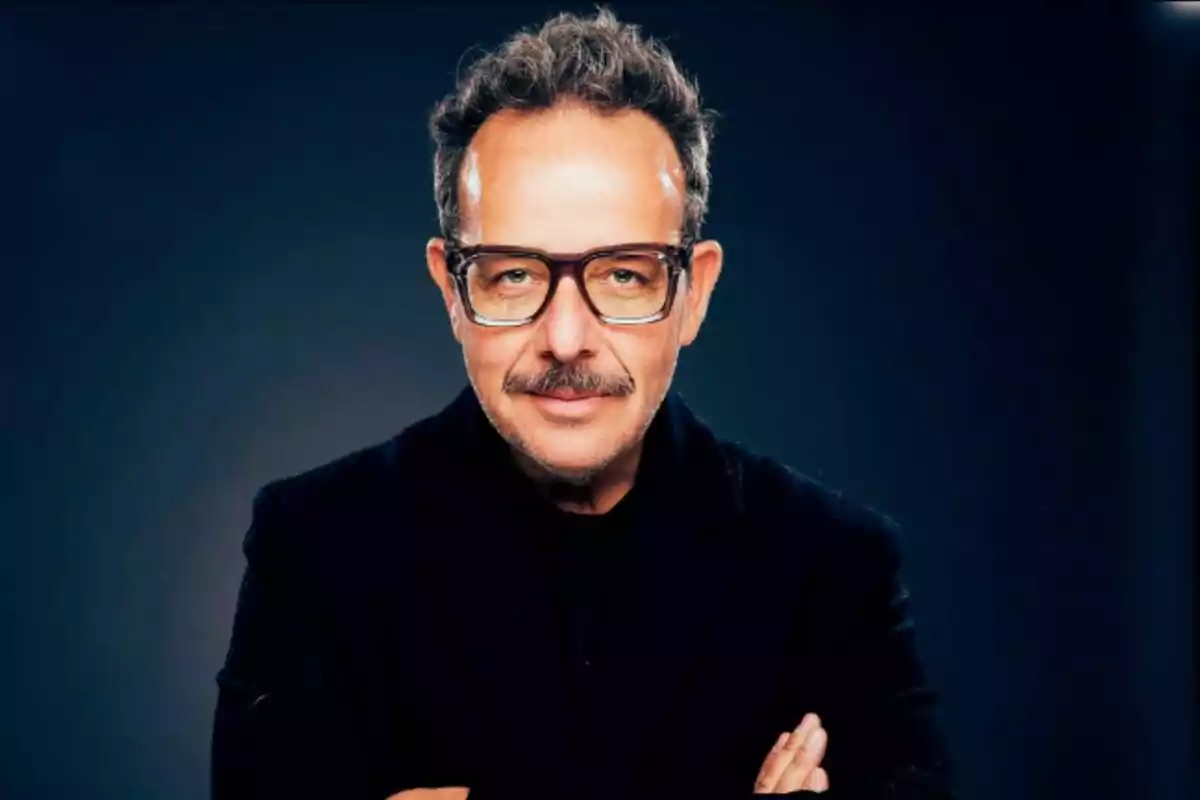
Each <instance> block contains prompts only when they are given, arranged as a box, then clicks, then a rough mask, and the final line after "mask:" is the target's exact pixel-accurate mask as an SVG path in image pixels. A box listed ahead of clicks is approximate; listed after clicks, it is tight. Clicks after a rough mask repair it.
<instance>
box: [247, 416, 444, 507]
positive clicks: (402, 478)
mask: <svg viewBox="0 0 1200 800" xmlns="http://www.w3.org/2000/svg"><path fill="white" fill-rule="evenodd" d="M438 425H439V419H438V416H437V415H433V416H428V417H425V418H422V419H419V420H417V421H416V422H414V423H412V424H410V425H409V426H407V427H405V428H404V429H403V430H401V431H400V432H399V433H397V434H395V435H393V436H391V437H390V438H388V439H386V440H384V441H380V442H375V443H373V444H370V445H366V446H363V447H360V448H358V449H356V450H352V451H350V452H348V453H346V454H344V455H341V456H338V457H336V458H334V459H331V460H329V461H326V462H324V463H321V464H318V465H317V466H314V467H310V468H307V469H305V470H302V471H300V472H296V473H293V474H291V475H286V476H282V477H279V478H276V479H274V480H271V481H270V482H268V483H266V484H265V485H263V486H262V487H261V488H260V489H259V490H258V493H257V495H256V497H255V506H256V508H258V507H262V506H267V507H269V508H270V509H271V510H272V512H274V513H283V514H286V515H287V516H289V517H292V518H296V519H302V520H308V521H314V520H320V519H326V518H330V517H333V518H336V519H339V520H342V521H346V519H347V517H348V516H350V517H355V518H360V519H369V518H370V517H372V516H374V515H376V514H377V512H378V510H379V508H380V506H381V504H384V503H393V504H394V503H395V502H397V501H401V500H403V498H404V496H406V495H419V494H420V493H421V488H420V484H421V483H422V482H423V481H425V480H426V479H428V478H429V476H430V475H431V469H430V467H431V463H430V462H431V459H436V457H437V453H438V448H437V447H435V446H431V445H432V444H433V443H434V441H433V440H434V439H435V437H436V435H437V428H438Z"/></svg>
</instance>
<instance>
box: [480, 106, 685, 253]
mask: <svg viewBox="0 0 1200 800" xmlns="http://www.w3.org/2000/svg"><path fill="white" fill-rule="evenodd" d="M459 181H460V182H459V198H460V210H461V213H462V222H463V226H462V231H461V233H462V235H463V238H464V240H473V241H483V240H484V239H492V238H495V237H496V236H499V237H500V238H509V237H511V236H514V235H519V236H522V237H527V238H528V237H536V238H537V239H538V240H544V239H546V238H547V237H549V238H552V239H553V240H555V241H559V240H560V239H565V240H570V241H572V242H579V243H582V242H584V241H590V240H591V238H592V235H593V234H594V235H595V236H596V237H599V239H607V238H612V237H614V236H620V237H622V238H625V239H629V237H634V238H632V239H629V240H630V241H661V240H663V239H664V237H670V236H671V235H673V233H674V232H676V231H678V229H679V227H680V226H681V224H682V218H683V210H684V202H683V198H684V195H685V186H686V183H685V177H684V172H683V168H682V165H681V164H680V161H679V156H678V153H677V152H676V150H675V146H674V143H673V142H672V141H671V138H670V136H669V135H668V134H667V132H666V131H665V130H664V129H663V128H662V126H661V125H659V124H658V123H657V122H656V121H655V120H654V119H653V118H651V117H649V116H648V115H646V114H644V113H643V112H640V111H628V112H617V113H613V114H601V113H596V112H594V111H590V110H588V109H582V108H570V109H565V110H560V109H550V110H546V111H541V112H532V113H531V112H503V113H502V114H500V115H497V116H496V117H494V118H492V119H489V120H488V122H487V123H485V125H484V126H483V127H482V128H481V130H480V132H479V134H478V135H477V136H476V137H475V139H474V140H473V141H472V143H471V146H470V147H469V148H468V150H467V152H466V154H465V159H464V161H463V167H462V171H461V173H460V176H459ZM484 228H487V229H488V230H487V231H485V230H484ZM614 241H615V240H614ZM521 243H523V244H532V242H526V241H522V242H521ZM596 243H597V244H604V243H611V242H608V241H599V240H597V242H596Z"/></svg>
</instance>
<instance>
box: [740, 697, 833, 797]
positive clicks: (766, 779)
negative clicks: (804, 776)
mask: <svg viewBox="0 0 1200 800" xmlns="http://www.w3.org/2000/svg"><path fill="white" fill-rule="evenodd" d="M820 726H821V718H820V717H818V716H817V715H816V714H811V713H810V714H805V715H804V719H802V720H800V724H799V725H797V726H796V729H795V730H794V731H792V733H791V735H790V736H789V737H788V739H787V741H786V742H785V743H784V745H783V746H782V747H781V748H780V749H779V750H778V751H774V750H772V752H771V753H770V754H768V755H767V758H766V760H765V761H764V762H763V766H762V769H761V770H760V771H759V775H758V780H757V781H755V784H754V790H755V792H757V793H759V794H767V793H769V792H771V791H773V790H774V789H775V784H777V783H778V782H779V778H780V777H781V776H782V775H783V773H784V770H786V769H787V766H788V765H789V764H790V763H792V760H793V759H794V758H795V755H796V751H797V750H799V749H800V746H801V745H802V744H803V743H804V740H805V739H806V738H807V737H808V735H809V734H810V733H811V732H812V731H813V730H814V729H816V728H819V727H820Z"/></svg>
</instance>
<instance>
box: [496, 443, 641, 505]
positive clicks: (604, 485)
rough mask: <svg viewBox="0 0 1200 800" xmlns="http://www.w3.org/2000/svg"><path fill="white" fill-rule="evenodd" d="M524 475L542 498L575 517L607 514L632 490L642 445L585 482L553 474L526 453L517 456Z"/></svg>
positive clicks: (618, 458)
mask: <svg viewBox="0 0 1200 800" xmlns="http://www.w3.org/2000/svg"><path fill="white" fill-rule="evenodd" d="M514 455H515V457H516V461H517V464H518V465H519V466H520V468H521V471H522V472H524V473H525V474H526V475H528V476H529V477H530V478H531V479H533V482H534V484H535V485H536V486H537V487H538V489H539V491H540V492H541V493H542V495H543V496H544V497H545V498H546V499H547V500H548V501H549V502H551V503H553V504H554V505H556V506H557V507H558V508H560V509H562V510H563V511H569V512H571V513H573V514H606V513H608V512H609V511H610V510H611V509H612V508H613V507H614V506H616V504H617V503H619V502H621V499H622V498H623V497H625V495H627V494H629V490H630V489H632V488H633V483H634V480H635V479H636V477H637V468H638V463H639V462H640V461H641V457H642V443H641V442H638V444H637V445H636V446H634V447H633V448H631V449H629V450H627V451H626V452H624V453H622V454H621V455H619V456H618V457H617V458H616V459H614V460H613V461H612V463H610V464H608V465H607V466H605V468H604V469H603V470H601V471H600V472H598V473H596V474H595V475H593V476H591V477H590V478H589V479H588V480H587V481H586V482H580V483H576V482H573V481H570V480H566V479H564V478H562V477H560V476H555V475H552V474H550V473H549V472H547V471H546V470H545V468H543V467H541V466H540V465H538V464H537V463H536V462H534V461H533V460H532V459H530V458H529V457H528V456H526V455H524V454H523V453H514Z"/></svg>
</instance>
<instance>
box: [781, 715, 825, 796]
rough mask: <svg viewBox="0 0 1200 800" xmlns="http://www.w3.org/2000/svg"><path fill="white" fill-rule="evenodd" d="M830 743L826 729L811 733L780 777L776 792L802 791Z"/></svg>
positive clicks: (818, 729)
mask: <svg viewBox="0 0 1200 800" xmlns="http://www.w3.org/2000/svg"><path fill="white" fill-rule="evenodd" d="M828 741H829V734H827V733H826V732H825V729H824V728H817V729H815V730H814V731H813V732H812V733H810V734H809V735H808V738H807V739H805V740H804V744H803V745H802V746H801V747H800V749H799V750H798V751H797V752H796V755H795V757H794V758H793V759H792V763H791V764H788V766H787V768H786V769H785V770H784V771H783V775H781V776H780V778H779V782H778V783H777V784H776V787H775V788H776V791H778V792H794V791H798V790H799V789H801V788H802V787H803V786H804V782H805V781H807V780H808V776H809V774H810V773H811V772H812V771H813V770H814V769H816V768H817V767H818V766H819V765H820V763H821V758H822V757H824V755H825V744H826V742H828Z"/></svg>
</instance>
